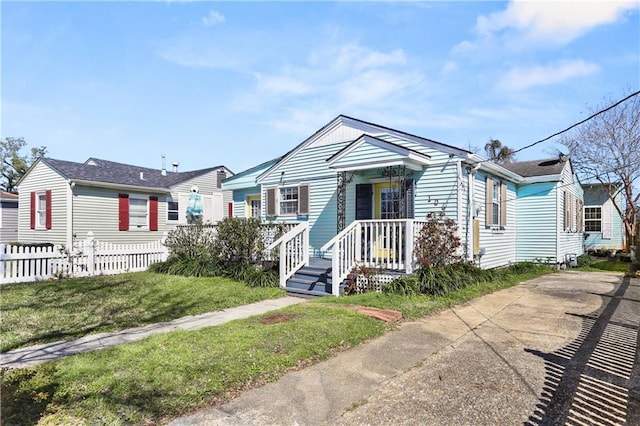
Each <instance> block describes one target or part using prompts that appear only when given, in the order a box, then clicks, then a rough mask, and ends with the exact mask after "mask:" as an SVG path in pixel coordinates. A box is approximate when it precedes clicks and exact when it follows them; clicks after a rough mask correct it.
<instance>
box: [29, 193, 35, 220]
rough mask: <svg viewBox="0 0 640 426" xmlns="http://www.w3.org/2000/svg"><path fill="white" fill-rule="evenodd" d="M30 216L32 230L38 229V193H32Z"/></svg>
mask: <svg viewBox="0 0 640 426" xmlns="http://www.w3.org/2000/svg"><path fill="white" fill-rule="evenodd" d="M30 210H31V213H30V216H29V221H30V224H31V225H30V226H31V229H36V193H35V192H32V193H31V206H30Z"/></svg>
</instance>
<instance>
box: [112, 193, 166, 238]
mask: <svg viewBox="0 0 640 426" xmlns="http://www.w3.org/2000/svg"><path fill="white" fill-rule="evenodd" d="M118 229H119V230H120V231H130V230H148V231H157V230H158V197H156V196H150V197H148V196H144V195H135V194H118Z"/></svg>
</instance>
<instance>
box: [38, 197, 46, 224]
mask: <svg viewBox="0 0 640 426" xmlns="http://www.w3.org/2000/svg"><path fill="white" fill-rule="evenodd" d="M36 217H37V222H36V228H44V227H45V224H46V220H47V196H46V194H45V193H44V192H40V193H38V201H37V205H36Z"/></svg>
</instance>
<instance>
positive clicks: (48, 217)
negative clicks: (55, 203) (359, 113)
mask: <svg viewBox="0 0 640 426" xmlns="http://www.w3.org/2000/svg"><path fill="white" fill-rule="evenodd" d="M44 199H45V205H46V209H47V210H46V211H45V219H44V227H45V228H47V229H51V190H50V189H47V191H46V192H45V198H44Z"/></svg>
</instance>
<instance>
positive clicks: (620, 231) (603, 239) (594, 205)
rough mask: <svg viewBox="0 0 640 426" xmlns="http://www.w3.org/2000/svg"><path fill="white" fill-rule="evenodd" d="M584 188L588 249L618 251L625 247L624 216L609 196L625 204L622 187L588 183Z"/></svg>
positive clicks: (619, 204)
mask: <svg viewBox="0 0 640 426" xmlns="http://www.w3.org/2000/svg"><path fill="white" fill-rule="evenodd" d="M583 188H584V218H585V222H584V232H585V234H584V236H585V240H584V244H585V249H586V250H604V251H609V250H610V251H616V250H621V249H623V248H624V247H625V241H624V240H625V233H624V227H623V224H622V217H621V216H620V214H619V213H618V211H617V210H616V208H615V207H614V205H613V202H612V201H611V198H610V197H609V191H611V193H612V194H614V198H615V200H616V204H617V205H618V206H623V202H622V191H621V189H622V187H620V186H616V185H614V184H602V183H588V184H583Z"/></svg>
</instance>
